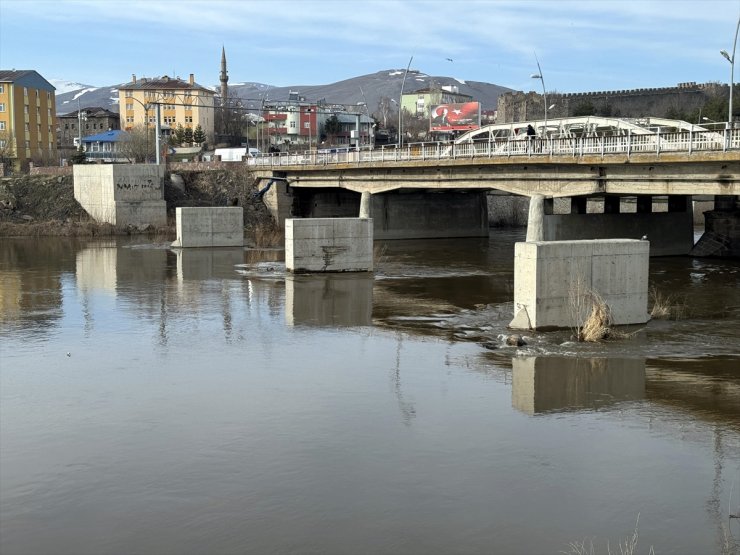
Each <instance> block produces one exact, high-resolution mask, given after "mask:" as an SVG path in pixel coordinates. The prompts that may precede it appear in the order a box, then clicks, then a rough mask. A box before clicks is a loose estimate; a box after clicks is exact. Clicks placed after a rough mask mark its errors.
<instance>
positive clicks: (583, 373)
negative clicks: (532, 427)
mask: <svg viewBox="0 0 740 555" xmlns="http://www.w3.org/2000/svg"><path fill="white" fill-rule="evenodd" d="M512 374H513V377H512V388H511V398H512V405H513V406H514V408H516V409H518V410H520V411H522V412H524V413H527V414H537V413H541V412H550V411H563V410H573V409H598V408H600V407H603V406H605V405H609V404H612V403H615V402H617V401H625V400H636V399H642V398H644V397H645V360H644V359H637V358H635V359H629V358H621V359H620V358H581V357H555V356H553V357H534V356H524V357H514V358H513V359H512Z"/></svg>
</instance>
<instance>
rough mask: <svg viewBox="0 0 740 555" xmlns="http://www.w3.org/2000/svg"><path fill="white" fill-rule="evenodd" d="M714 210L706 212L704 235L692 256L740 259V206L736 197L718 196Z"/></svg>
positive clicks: (693, 250)
mask: <svg viewBox="0 0 740 555" xmlns="http://www.w3.org/2000/svg"><path fill="white" fill-rule="evenodd" d="M714 206H715V208H714V210H709V211H707V212H704V230H705V231H704V235H702V236H701V239H699V241H698V242H697V243H696V245H695V246H694V248H693V249H692V251H691V255H692V256H714V257H719V258H740V206H738V202H737V197H736V196H734V195H721V196H720V195H718V196H716V197H715V199H714Z"/></svg>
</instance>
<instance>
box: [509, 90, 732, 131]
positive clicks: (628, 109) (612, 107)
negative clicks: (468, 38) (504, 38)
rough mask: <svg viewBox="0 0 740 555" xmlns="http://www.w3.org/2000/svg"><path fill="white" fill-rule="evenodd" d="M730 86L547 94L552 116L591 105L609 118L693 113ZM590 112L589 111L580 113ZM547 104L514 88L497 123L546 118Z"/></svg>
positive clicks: (725, 94)
mask: <svg viewBox="0 0 740 555" xmlns="http://www.w3.org/2000/svg"><path fill="white" fill-rule="evenodd" d="M729 90H730V88H729V87H728V86H727V85H722V84H717V83H703V84H698V85H697V84H696V83H681V84H679V85H678V86H676V87H662V88H645V89H631V90H618V91H596V92H585V93H562V94H561V93H556V92H551V93H548V94H547V103H548V105H553V104H554V106H553V108H552V109H549V106H548V111H547V116H548V118H564V117H571V116H574V115H578V114H579V113H580V111H582V110H583V109H585V108H587V107H589V106H591V107H592V108H593V113H592V114H587V115H597V116H606V117H627V118H637V117H648V116H652V117H667V116H668V115H669V112H670V111H672V110H675V111H680V112H693V111H696V110H698V109H699V108H701V107H702V106H703V105H704V104H705V103H706V102H707V101H708V100H709V99H710V98H712V97H714V96H722V97H728V96H729ZM580 115H586V114H580ZM544 116H545V103H544V99H543V96H542V95H541V94H539V93H536V92H527V93H525V92H522V91H514V92H507V93H504V94H502V95H501V96H499V99H498V109H497V118H496V123H511V122H516V121H530V120H534V119H543V118H544Z"/></svg>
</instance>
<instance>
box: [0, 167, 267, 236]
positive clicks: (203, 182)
mask: <svg viewBox="0 0 740 555" xmlns="http://www.w3.org/2000/svg"><path fill="white" fill-rule="evenodd" d="M251 183H252V180H251V178H250V175H249V174H248V172H245V171H239V170H237V171H232V170H218V171H200V172H195V171H193V172H180V173H178V174H168V175H167V177H166V179H165V201H166V203H167V216H168V217H167V220H168V225H167V226H166V227H162V228H154V227H152V226H130V225H128V226H114V225H111V224H108V223H100V222H96V221H95V220H93V219H92V218H91V217H90V216H89V215H88V214H87V212H85V210H84V209H83V208H82V206H81V205H80V204H79V203H78V202H77V201H76V200H75V198H74V181H73V178H72V176H71V175H59V176H57V175H53V176H52V175H21V176H13V177H4V178H2V179H1V180H0V237H43V236H63V237H71V236H79V237H96V236H100V237H104V236H114V235H146V236H151V237H154V238H156V239H160V240H174V239H175V234H176V232H175V209H176V208H178V207H184V206H226V205H233V204H236V205H238V206H242V207H243V208H244V228H245V235H246V236H247V238H248V242H249V238H252V237H254V236H255V235H257V234H259V232H260V231H264V230H265V229H268V230H269V229H271V228H274V227H275V224H274V221H273V219H272V216H271V215H270V213H269V211H268V210H267V207H266V206H265V205H264V203H263V202H262V200H261V199H258V198H254V195H253V192H254V191H253V187H252V186H251Z"/></svg>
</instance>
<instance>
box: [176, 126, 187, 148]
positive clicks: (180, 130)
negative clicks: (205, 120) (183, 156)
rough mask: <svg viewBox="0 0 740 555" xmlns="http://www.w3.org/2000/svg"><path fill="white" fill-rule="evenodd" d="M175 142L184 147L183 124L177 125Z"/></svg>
mask: <svg viewBox="0 0 740 555" xmlns="http://www.w3.org/2000/svg"><path fill="white" fill-rule="evenodd" d="M175 142H176V143H177V144H178V145H182V143H184V142H185V129H184V128H183V126H182V123H178V124H177V129H175Z"/></svg>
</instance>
